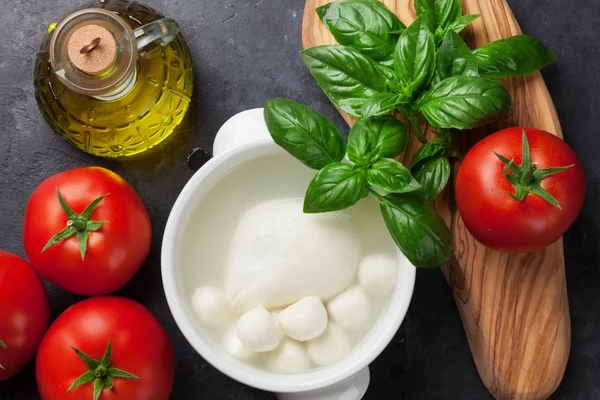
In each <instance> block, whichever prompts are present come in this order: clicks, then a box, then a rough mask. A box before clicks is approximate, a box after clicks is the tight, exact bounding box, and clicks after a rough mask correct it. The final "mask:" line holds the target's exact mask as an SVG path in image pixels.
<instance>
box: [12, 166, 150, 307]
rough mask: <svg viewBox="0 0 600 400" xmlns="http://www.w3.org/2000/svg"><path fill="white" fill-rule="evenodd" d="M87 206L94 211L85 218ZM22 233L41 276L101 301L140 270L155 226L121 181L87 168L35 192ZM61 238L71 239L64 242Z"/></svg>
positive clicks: (56, 177) (55, 178) (56, 178)
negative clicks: (103, 295)
mask: <svg viewBox="0 0 600 400" xmlns="http://www.w3.org/2000/svg"><path fill="white" fill-rule="evenodd" d="M59 193H60V194H61V195H62V197H63V198H64V201H65V203H66V204H63V205H61V203H60V201H59ZM104 195H106V197H104V198H102V196H104ZM94 200H96V201H98V202H97V205H95V207H94V204H95V203H94V204H91V203H92V202H93V201H94ZM88 206H89V208H93V210H92V212H91V215H90V216H89V217H86V215H85V213H84V210H85V209H86V208H88ZM69 208H70V209H71V210H72V213H71V215H70V216H69V215H68V212H69ZM23 231H24V232H23V236H24V241H25V252H26V253H27V257H28V258H29V261H30V262H31V265H32V266H33V268H35V269H36V270H37V271H38V272H39V273H40V275H42V276H43V277H44V278H46V279H48V280H49V281H50V282H52V283H54V284H55V285H56V286H59V287H61V288H63V289H65V290H68V291H69V292H72V293H76V294H81V295H85V296H97V295H102V294H107V293H110V292H114V291H115V290H117V289H120V288H121V287H122V286H123V285H125V284H126V283H127V282H128V281H129V280H130V279H131V278H132V277H133V276H134V275H135V273H136V272H137V271H138V270H139V269H140V267H141V266H142V264H143V262H144V260H145V259H146V257H147V256H148V252H149V251H150V241H151V231H152V227H151V225H150V218H149V216H148V212H147V211H146V208H145V207H144V204H143V203H142V200H141V199H140V197H139V196H138V195H137V193H136V192H135V191H134V190H133V188H132V187H131V186H130V185H129V184H128V183H127V182H125V180H124V179H123V178H121V177H120V176H119V175H117V174H115V173H114V172H111V171H109V170H107V169H104V168H99V167H85V168H77V169H72V170H70V171H65V172H61V173H59V174H56V175H54V176H52V177H50V178H48V179H46V180H45V181H44V182H42V183H41V184H40V186H38V187H37V189H35V191H34V192H33V194H32V195H31V197H30V198H29V202H28V203H27V209H26V210H25V225H24V228H23ZM59 233H60V234H61V235H63V236H68V235H71V236H69V237H67V238H62V240H60V239H61V236H60V235H59V236H55V235H57V234H59ZM52 238H54V242H55V243H54V244H52V242H50V240H51V239H52ZM50 244H51V245H50ZM47 245H50V246H49V247H47V248H46V249H45V246H47Z"/></svg>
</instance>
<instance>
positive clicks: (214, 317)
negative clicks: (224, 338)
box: [192, 286, 227, 326]
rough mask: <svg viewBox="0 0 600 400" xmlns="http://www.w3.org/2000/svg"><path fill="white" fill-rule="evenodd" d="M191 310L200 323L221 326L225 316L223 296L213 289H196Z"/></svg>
mask: <svg viewBox="0 0 600 400" xmlns="http://www.w3.org/2000/svg"><path fill="white" fill-rule="evenodd" d="M192 308H193V309H194V312H195V313H196V316H198V318H199V319H200V321H202V322H203V323H205V324H206V325H210V326H215V325H219V324H221V323H222V322H223V321H224V320H225V317H226V315H227V302H226V300H225V296H224V295H223V293H221V291H220V290H219V289H217V288H214V287H209V286H207V287H202V288H198V289H196V291H195V292H194V296H193V297H192Z"/></svg>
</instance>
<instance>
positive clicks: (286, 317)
mask: <svg viewBox="0 0 600 400" xmlns="http://www.w3.org/2000/svg"><path fill="white" fill-rule="evenodd" d="M277 320H278V322H279V326H280V327H281V329H283V332H284V333H285V334H286V335H288V336H289V337H291V338H292V339H295V340H299V341H301V342H304V341H306V340H310V339H313V338H315V337H317V336H319V335H320V334H321V333H323V331H324V330H325V328H326V327H327V310H325V306H324V305H323V302H322V301H321V299H320V298H318V297H317V296H309V297H305V298H303V299H302V300H299V301H297V302H296V303H294V304H292V305H291V306H289V307H287V308H286V309H284V310H283V311H281V312H280V313H279V315H278V317H277Z"/></svg>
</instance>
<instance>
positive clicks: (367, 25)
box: [317, 0, 406, 60]
mask: <svg viewBox="0 0 600 400" xmlns="http://www.w3.org/2000/svg"><path fill="white" fill-rule="evenodd" d="M317 14H318V15H319V17H320V18H321V21H322V22H323V24H324V25H325V26H326V27H327V28H328V29H329V31H330V32H331V33H332V34H333V37H335V40H336V41H337V42H338V43H339V44H342V45H345V46H352V47H355V48H357V49H358V50H360V51H361V52H362V53H363V54H365V55H367V56H369V57H371V58H372V59H374V60H381V59H385V58H386V57H387V56H388V55H389V54H391V53H392V52H393V51H394V46H395V45H396V41H397V40H398V34H396V33H392V32H397V31H399V30H404V29H406V27H405V26H404V24H403V23H402V22H400V20H399V19H398V17H397V16H396V15H395V14H394V13H392V12H391V11H390V10H389V9H388V8H387V7H386V6H385V5H384V4H383V3H380V2H378V1H368V0H367V1H365V0H350V1H342V2H337V3H329V4H326V5H324V6H322V7H318V8H317Z"/></svg>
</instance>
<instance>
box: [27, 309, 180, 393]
mask: <svg viewBox="0 0 600 400" xmlns="http://www.w3.org/2000/svg"><path fill="white" fill-rule="evenodd" d="M109 343H110V347H111V350H112V355H111V356H110V357H106V356H105V354H106V353H107V347H108V346H109ZM74 349H77V351H79V352H81V353H79V354H78V353H77V352H76V351H75V350H74ZM86 356H87V357H89V359H88V362H87V363H86V362H85V361H84V358H86ZM90 360H91V361H90ZM90 363H91V364H92V365H91V366H93V367H94V368H90V366H88V364H90ZM103 364H104V365H103ZM89 371H92V372H89ZM85 373H88V375H89V378H88V379H83V380H84V381H85V382H84V383H82V384H80V385H79V386H77V387H75V388H73V389H71V390H69V392H68V393H67V390H68V389H69V388H71V386H72V385H73V383H74V382H75V381H76V380H78V379H79V378H80V377H81V376H82V375H84V374H85ZM108 376H112V378H110V379H108ZM36 378H37V384H38V389H39V391H40V395H41V396H42V399H43V400H62V399H65V400H92V399H93V398H94V396H93V393H94V386H96V385H97V386H99V387H100V386H102V391H101V394H100V400H109V399H112V400H167V399H168V398H169V395H170V394H171V389H172V387H173V380H174V378H175V359H174V357H173V347H172V346H171V342H170V341H169V337H168V336H167V334H166V333H165V331H164V330H163V328H162V327H161V326H160V324H159V323H158V321H157V320H156V319H155V318H154V316H152V314H151V313H150V312H149V311H148V310H147V309H146V308H145V307H144V306H142V305H141V304H139V303H136V302H135V301H133V300H129V299H125V298H122V297H95V298H91V299H87V300H83V301H81V302H79V303H77V304H75V305H73V306H71V307H70V308H68V309H67V310H66V311H65V312H64V313H62V314H61V315H60V316H59V317H58V318H57V319H56V321H54V323H53V324H52V325H51V326H50V328H49V329H48V333H46V336H44V340H43V341H42V344H41V345H40V349H39V351H38V356H37V360H36ZM96 381H98V383H97V382H96ZM111 381H112V384H114V386H112V388H109V387H110V386H111Z"/></svg>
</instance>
